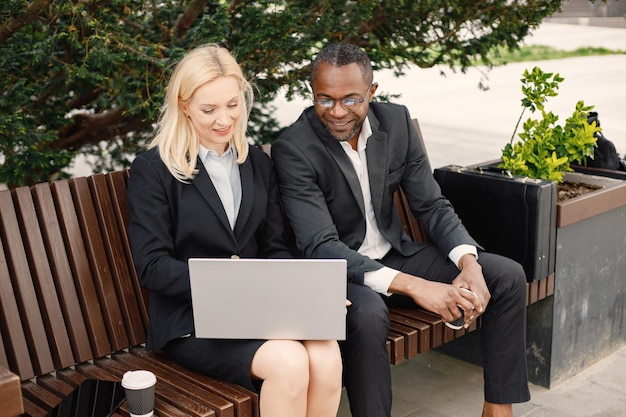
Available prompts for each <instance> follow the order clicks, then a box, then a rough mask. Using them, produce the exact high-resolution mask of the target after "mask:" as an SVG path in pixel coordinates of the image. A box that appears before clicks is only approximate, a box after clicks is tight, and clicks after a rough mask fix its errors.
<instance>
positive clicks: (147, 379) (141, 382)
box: [122, 370, 156, 389]
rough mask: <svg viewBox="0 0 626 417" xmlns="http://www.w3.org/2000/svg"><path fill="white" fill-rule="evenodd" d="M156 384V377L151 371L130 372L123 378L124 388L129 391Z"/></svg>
mask: <svg viewBox="0 0 626 417" xmlns="http://www.w3.org/2000/svg"><path fill="white" fill-rule="evenodd" d="M154 384H156V376H155V375H154V374H153V373H152V372H150V371H144V370H139V371H128V372H126V373H125V374H124V377H123V378H122V386H123V387H124V388H128V389H144V388H148V387H151V386H152V385H154Z"/></svg>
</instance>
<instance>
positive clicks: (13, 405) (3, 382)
mask: <svg viewBox="0 0 626 417" xmlns="http://www.w3.org/2000/svg"><path fill="white" fill-rule="evenodd" d="M22 413H24V403H23V401H22V388H21V383H20V377H19V376H17V375H15V374H14V373H12V372H11V371H9V370H8V369H6V368H3V367H1V366H0V417H15V416H19V415H20V414H22Z"/></svg>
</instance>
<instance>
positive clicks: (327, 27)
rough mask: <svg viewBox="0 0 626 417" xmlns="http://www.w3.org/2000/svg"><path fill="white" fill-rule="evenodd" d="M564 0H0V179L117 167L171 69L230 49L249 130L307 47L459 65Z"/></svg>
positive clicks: (269, 111)
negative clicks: (206, 48)
mask: <svg viewBox="0 0 626 417" xmlns="http://www.w3.org/2000/svg"><path fill="white" fill-rule="evenodd" d="M561 3H562V1H554V0H533V1H525V2H517V1H513V2H512V1H510V0H491V1H488V2H484V1H480V2H476V1H470V0H428V1H404V0H402V1H399V0H359V1H358V2H356V1H346V0H321V1H316V2H311V1H304V0H289V1H288V0H279V1H276V0H271V1H270V0H257V1H242V0H231V1H226V0H185V1H180V0H159V1H152V0H84V1H83V0H80V1H79V0H64V1H58V0H32V1H27V0H7V1H2V2H0V71H1V74H0V75H1V76H0V182H5V183H8V184H10V185H12V186H13V185H18V184H32V183H34V182H38V181H46V180H50V179H52V178H57V177H61V176H64V175H67V174H64V169H66V168H67V167H68V166H70V164H71V163H72V160H73V158H74V157H75V156H76V155H79V154H84V155H88V156H91V157H92V158H93V159H94V161H95V162H94V164H95V167H96V168H97V169H102V170H110V169H118V168H121V167H123V166H128V165H129V163H130V160H131V159H132V157H133V156H134V155H135V154H136V152H137V151H138V150H139V149H141V148H142V147H143V146H144V145H145V144H146V143H147V141H148V139H149V136H150V134H151V132H152V128H153V124H154V122H155V120H156V118H157V115H158V112H159V108H160V106H161V104H162V101H163V96H164V88H165V84H166V80H167V78H168V75H169V73H170V70H171V68H172V66H173V65H174V64H175V63H176V61H177V60H178V59H179V58H180V57H181V56H182V55H183V54H184V53H185V52H186V51H187V50H189V49H191V48H193V47H195V46H198V45H200V44H204V43H208V42H217V43H219V44H222V45H224V46H226V47H227V48H229V49H230V50H232V51H233V52H234V53H235V55H236V56H237V58H238V60H239V61H240V63H241V65H242V67H243V69H244V71H245V73H246V74H247V75H248V77H249V78H250V79H252V80H253V81H254V83H255V86H256V93H257V103H256V107H255V109H254V111H253V114H252V117H251V126H250V133H251V136H252V138H253V139H254V140H255V141H257V142H262V141H271V140H272V138H273V137H275V136H276V135H277V133H278V132H279V130H280V126H278V124H277V123H276V120H275V118H274V116H273V115H274V112H275V109H273V108H272V107H270V106H269V105H268V103H270V102H272V100H273V99H274V98H275V97H276V96H277V94H287V96H288V97H289V98H291V97H294V96H300V97H307V96H308V82H307V77H308V73H309V71H308V67H309V65H310V62H311V59H312V57H313V56H314V55H315V54H316V53H317V52H318V51H319V50H320V49H321V48H323V47H324V46H325V45H327V44H328V43H332V42H353V43H356V44H358V45H359V46H361V47H362V48H363V49H364V50H366V51H367V52H368V53H369V54H370V55H371V57H372V60H373V62H374V65H375V67H376V68H377V69H383V68H388V69H392V70H394V71H395V73H396V74H398V75H400V74H402V72H403V70H404V69H406V68H407V66H408V65H409V64H415V65H418V66H420V67H432V66H434V65H443V66H449V67H453V68H454V69H455V70H456V69H458V70H461V71H464V70H465V69H466V68H467V67H469V66H471V65H473V64H474V63H476V62H481V63H482V62H483V60H484V62H486V63H487V65H490V64H491V62H492V61H491V58H490V52H491V51H493V50H494V49H495V48H505V49H507V50H509V49H516V48H517V46H518V44H519V43H520V42H521V41H522V40H523V39H524V38H525V37H526V36H527V35H528V33H529V31H530V30H532V29H533V28H535V27H537V26H538V25H539V24H540V22H541V20H542V19H543V18H544V17H546V16H550V15H551V14H553V13H554V12H556V11H557V10H559V8H560V5H561Z"/></svg>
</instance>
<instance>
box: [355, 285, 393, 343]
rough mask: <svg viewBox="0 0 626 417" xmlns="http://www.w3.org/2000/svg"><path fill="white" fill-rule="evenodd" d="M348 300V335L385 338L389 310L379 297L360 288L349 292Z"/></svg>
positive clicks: (371, 291)
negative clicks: (350, 303) (350, 302)
mask: <svg viewBox="0 0 626 417" xmlns="http://www.w3.org/2000/svg"><path fill="white" fill-rule="evenodd" d="M350 293H352V294H353V296H354V298H353V299H351V298H350ZM348 298H349V299H350V301H352V305H351V306H349V307H348V316H347V325H348V333H349V335H350V336H352V337H354V336H356V335H361V336H362V337H367V338H371V337H377V336H378V337H382V338H386V337H387V334H388V332H389V310H388V309H387V305H386V304H385V303H384V301H383V300H382V298H381V296H380V295H379V294H378V293H376V292H375V291H373V290H371V289H370V288H367V287H361V288H360V289H358V290H357V291H356V292H355V291H351V292H350V291H349V293H348Z"/></svg>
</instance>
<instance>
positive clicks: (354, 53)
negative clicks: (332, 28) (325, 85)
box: [311, 43, 374, 84]
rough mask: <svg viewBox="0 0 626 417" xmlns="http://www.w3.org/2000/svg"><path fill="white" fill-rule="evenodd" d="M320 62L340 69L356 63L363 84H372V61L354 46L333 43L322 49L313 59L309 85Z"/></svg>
mask: <svg viewBox="0 0 626 417" xmlns="http://www.w3.org/2000/svg"><path fill="white" fill-rule="evenodd" d="M322 62H327V63H329V64H330V65H332V66H334V67H342V66H344V65H350V64H353V63H356V64H357V65H358V66H359V68H361V74H363V79H364V80H365V82H366V83H367V84H372V81H374V73H373V70H372V61H371V60H370V58H369V56H367V54H366V53H365V52H363V51H362V50H361V48H359V47H358V46H356V45H353V44H350V43H335V44H332V45H328V46H327V47H326V48H324V49H322V50H321V51H320V53H319V54H317V56H316V57H315V60H313V67H312V68H311V84H312V83H313V81H314V80H315V76H316V75H317V68H318V67H319V65H320V63H322Z"/></svg>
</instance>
